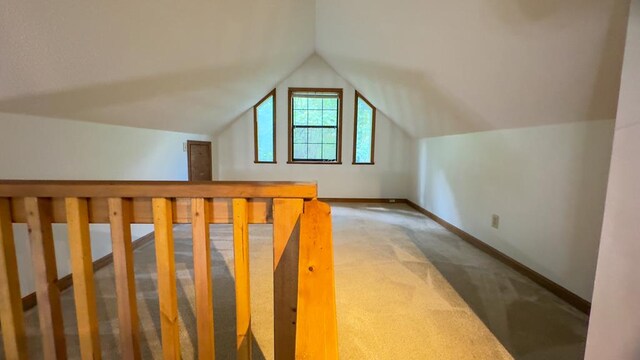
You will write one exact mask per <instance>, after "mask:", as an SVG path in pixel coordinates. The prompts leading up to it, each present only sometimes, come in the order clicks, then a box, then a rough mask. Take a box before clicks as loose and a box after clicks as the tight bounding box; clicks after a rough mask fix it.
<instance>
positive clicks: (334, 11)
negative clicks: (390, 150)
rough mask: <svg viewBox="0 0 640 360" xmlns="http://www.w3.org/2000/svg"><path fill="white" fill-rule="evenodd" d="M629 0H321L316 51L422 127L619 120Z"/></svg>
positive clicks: (413, 126)
mask: <svg viewBox="0 0 640 360" xmlns="http://www.w3.org/2000/svg"><path fill="white" fill-rule="evenodd" d="M628 4H629V0H458V1H443V0H394V1H388V0H317V5H316V23H317V28H316V51H317V52H318V53H319V54H320V55H321V56H322V57H323V58H324V59H325V60H326V61H327V62H328V63H329V64H331V66H332V67H334V68H335V70H336V71H337V72H338V73H339V74H340V75H342V76H343V77H344V78H345V79H347V80H348V81H349V82H351V83H352V84H353V85H354V86H355V87H356V88H357V89H358V90H360V91H361V92H363V93H364V94H365V96H367V97H368V98H369V100H371V101H372V102H373V103H374V104H375V105H376V106H377V107H378V108H379V109H381V110H382V111H384V112H385V113H386V114H387V115H389V117H391V118H392V119H393V120H394V121H396V122H397V123H398V124H399V125H400V126H402V127H403V128H404V129H406V130H407V131H408V132H409V133H410V134H413V135H414V136H416V137H424V136H438V135H447V134H457V133H465V132H474V131H485V130H492V129H504V128H516V127H525V126H537V125H545V124H554V123H562V122H573V121H583V120H593V119H613V118H614V117H615V110H616V107H617V96H618V88H619V81H620V71H621V70H620V69H621V63H622V51H623V48H624V33H625V26H626V16H627V13H628Z"/></svg>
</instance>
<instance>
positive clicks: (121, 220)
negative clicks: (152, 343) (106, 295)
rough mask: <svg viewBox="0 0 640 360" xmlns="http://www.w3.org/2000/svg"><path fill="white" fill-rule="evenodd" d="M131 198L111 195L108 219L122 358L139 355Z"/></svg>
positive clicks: (137, 357) (134, 357)
mask: <svg viewBox="0 0 640 360" xmlns="http://www.w3.org/2000/svg"><path fill="white" fill-rule="evenodd" d="M131 210H132V201H131V200H130V199H122V198H110V199H109V222H110V224H111V245H112V247H113V268H114V272H115V276H116V296H117V300H118V321H119V324H120V354H121V356H122V358H123V359H136V360H137V359H140V333H139V330H138V329H139V325H138V302H137V300H136V282H135V276H134V272H133V248H132V244H131Z"/></svg>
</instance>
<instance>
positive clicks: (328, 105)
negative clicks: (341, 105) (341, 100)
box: [322, 98, 338, 110]
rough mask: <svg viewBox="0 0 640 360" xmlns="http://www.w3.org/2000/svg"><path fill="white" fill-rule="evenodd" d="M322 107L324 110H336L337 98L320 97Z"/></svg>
mask: <svg viewBox="0 0 640 360" xmlns="http://www.w3.org/2000/svg"><path fill="white" fill-rule="evenodd" d="M322 108H323V109H325V110H327V109H332V110H338V98H328V99H322Z"/></svg>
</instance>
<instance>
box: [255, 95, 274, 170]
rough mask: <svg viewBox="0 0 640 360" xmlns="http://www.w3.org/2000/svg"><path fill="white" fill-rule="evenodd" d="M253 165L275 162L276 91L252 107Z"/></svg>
mask: <svg viewBox="0 0 640 360" xmlns="http://www.w3.org/2000/svg"><path fill="white" fill-rule="evenodd" d="M253 137H254V155H255V160H254V162H255V163H272V164H275V162H276V89H273V91H271V92H270V93H269V94H267V96H265V97H264V98H262V100H260V101H259V102H258V103H257V104H256V105H255V106H254V107H253Z"/></svg>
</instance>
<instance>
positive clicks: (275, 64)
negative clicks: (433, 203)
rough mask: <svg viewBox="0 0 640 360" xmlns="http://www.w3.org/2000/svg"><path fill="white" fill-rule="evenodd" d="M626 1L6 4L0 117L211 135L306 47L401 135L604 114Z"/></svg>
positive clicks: (0, 25)
mask: <svg viewBox="0 0 640 360" xmlns="http://www.w3.org/2000/svg"><path fill="white" fill-rule="evenodd" d="M628 2H629V0H458V1H443V0H394V1H388V0H215V1H213V0H210V1H173V0H158V1H151V0H133V1H97V2H91V1H73V0H61V1H45V0H22V1H19V0H7V1H5V2H4V3H3V4H2V5H0V112H9V113H19V114H31V115H39V116H45V117H56V118H68V119H77V120H83V121H96V122H103V123H111V124H121V125H127V126H135V127H144V128H156V129H165V130H174V131H184V132H194V133H206V134H211V133H215V132H216V131H218V130H219V129H221V128H222V127H223V126H225V125H226V124H228V123H229V122H231V121H232V120H233V119H234V118H236V117H237V116H238V115H240V114H241V113H242V112H244V111H246V110H247V109H249V108H250V107H251V106H252V105H253V104H254V103H255V102H256V100H258V99H260V98H261V97H262V96H263V95H264V94H265V93H267V92H268V91H269V90H270V89H271V88H273V87H274V86H275V84H276V83H278V82H279V81H280V80H282V79H284V78H285V77H286V76H287V75H288V74H289V73H291V72H292V71H293V70H294V69H296V68H297V67H298V66H299V65H300V64H302V63H303V61H304V60H305V59H306V58H307V57H309V56H310V55H311V54H313V53H314V51H316V52H317V53H318V54H319V55H320V56H322V57H323V58H324V59H325V60H326V61H327V62H328V63H329V64H330V65H331V66H332V67H334V68H335V70H336V71H337V72H338V73H339V74H340V75H342V76H343V77H344V78H345V79H346V80H348V81H349V82H351V83H352V84H353V85H354V86H355V87H356V88H357V89H358V90H360V91H361V92H362V93H363V94H364V95H365V96H367V98H368V99H369V100H371V101H372V102H373V103H374V104H375V105H376V106H377V107H378V108H379V109H380V110H381V111H383V112H384V113H386V114H387V115H388V116H389V117H390V118H391V119H393V121H395V122H396V123H397V124H398V125H400V126H401V127H402V128H404V129H405V130H406V131H407V132H409V133H410V134H412V135H413V136H416V137H423V136H438V135H447V134H457V133H465V132H473V131H484V130H491V129H503V128H516V127H524V126H537V125H545V124H554V123H562V122H572V121H583V120H593V119H612V118H614V117H615V109H616V106H617V95H618V86H619V80H620V68H621V62H622V49H623V47H624V31H625V20H626V16H627V12H628Z"/></svg>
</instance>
